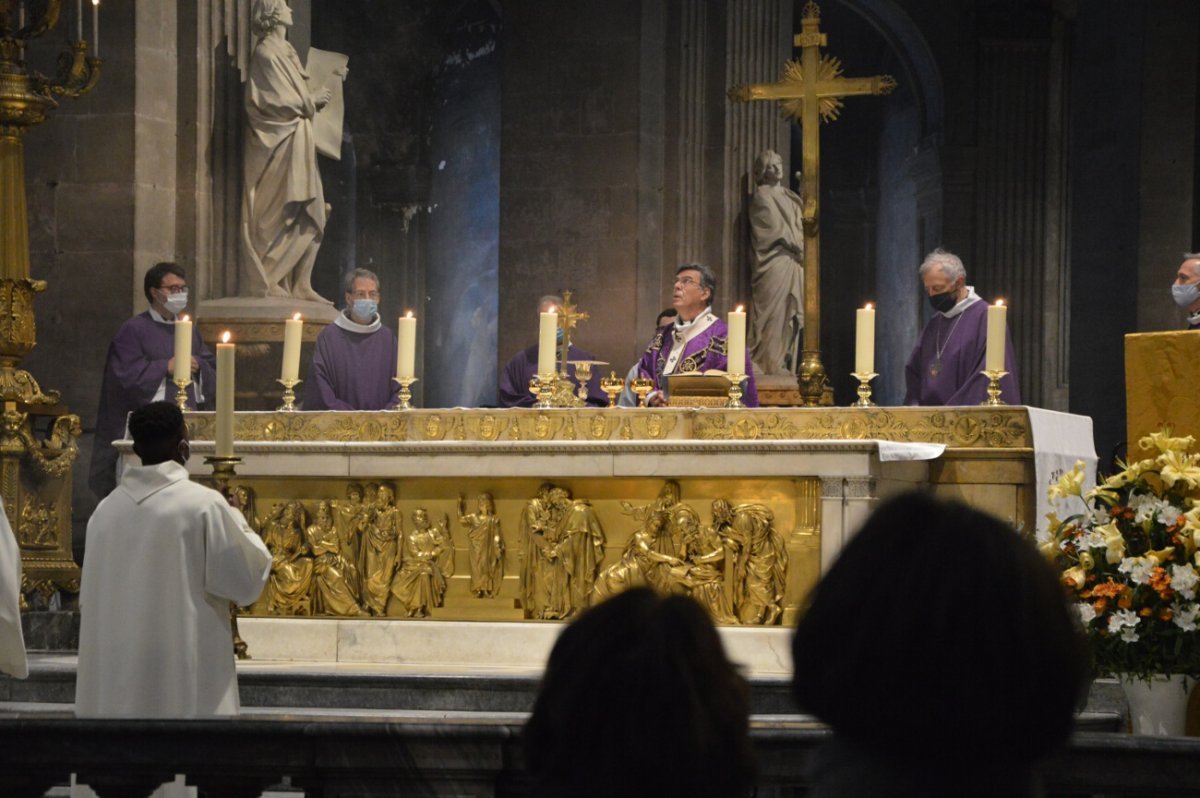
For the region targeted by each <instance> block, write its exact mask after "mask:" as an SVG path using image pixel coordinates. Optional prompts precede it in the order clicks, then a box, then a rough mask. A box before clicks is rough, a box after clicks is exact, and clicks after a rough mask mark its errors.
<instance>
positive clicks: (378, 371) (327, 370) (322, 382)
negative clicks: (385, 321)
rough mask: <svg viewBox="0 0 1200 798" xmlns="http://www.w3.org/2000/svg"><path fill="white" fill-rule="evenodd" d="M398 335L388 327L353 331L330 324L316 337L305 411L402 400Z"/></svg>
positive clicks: (379, 407)
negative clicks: (368, 330)
mask: <svg viewBox="0 0 1200 798" xmlns="http://www.w3.org/2000/svg"><path fill="white" fill-rule="evenodd" d="M395 373H396V335H395V334H394V333H393V332H392V331H391V330H390V329H389V328H387V327H382V326H381V327H379V328H378V329H376V330H374V331H372V332H353V331H351V330H347V329H343V328H342V327H339V326H338V325H337V324H330V325H329V326H328V327H326V328H325V329H324V330H321V334H320V335H318V336H317V344H316V350H315V351H314V352H313V359H312V366H311V367H310V368H309V370H308V380H307V382H308V384H307V385H306V386H305V388H304V409H305V410H384V409H386V408H389V407H393V406H395V405H396V404H398V403H399V401H400V398H399V397H400V386H399V385H398V384H397V383H396V381H395V380H393V379H392V377H393V375H394V374H395Z"/></svg>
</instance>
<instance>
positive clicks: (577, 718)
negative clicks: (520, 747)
mask: <svg viewBox="0 0 1200 798" xmlns="http://www.w3.org/2000/svg"><path fill="white" fill-rule="evenodd" d="M525 750H526V759H527V761H528V764H529V769H530V772H531V774H532V775H533V776H534V779H535V780H536V782H537V789H536V790H535V793H534V794H535V795H571V796H585V797H587V798H590V797H591V796H601V795H603V796H612V795H622V796H639V797H640V796H646V797H647V798H650V796H654V797H655V798H664V797H669V796H692V795H705V796H731V798H741V796H748V795H749V794H750V791H751V789H752V786H753V778H754V776H753V756H752V752H751V748H750V738H749V696H748V690H747V687H746V683H745V681H744V680H743V679H742V677H741V676H740V675H739V674H738V672H737V670H736V669H735V668H734V667H733V665H732V664H731V663H730V662H729V660H728V659H727V658H726V656H725V650H724V648H723V647H722V645H721V639H720V637H718V635H717V631H716V629H715V628H714V627H713V624H712V621H711V620H710V619H709V616H708V614H707V613H706V612H705V611H704V609H703V608H702V607H701V606H700V605H699V604H697V603H696V602H695V601H693V600H692V599H690V598H687V597H685V596H667V597H662V596H659V595H657V594H656V593H654V592H653V591H651V590H649V589H647V588H631V589H629V590H626V591H624V592H623V593H620V594H618V595H617V596H614V597H613V598H611V599H608V600H607V601H604V602H602V603H601V604H598V605H596V606H595V607H593V608H591V609H589V610H587V611H586V612H584V613H583V615H581V616H580V617H579V619H578V620H576V621H575V622H574V623H572V624H571V625H570V626H568V627H567V628H566V629H565V630H564V631H563V633H562V635H561V636H560V637H559V639H558V642H557V643H556V644H555V646H554V650H553V651H552V652H551V654H550V660H549V662H548V663H547V665H546V673H545V676H544V678H543V681H542V687H541V692H540V693H539V695H538V698H537V702H536V703H535V705H534V708H533V715H532V716H531V717H530V719H529V723H528V725H527V726H526V728H525Z"/></svg>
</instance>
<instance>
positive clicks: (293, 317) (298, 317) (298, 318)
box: [292, 313, 300, 321]
mask: <svg viewBox="0 0 1200 798" xmlns="http://www.w3.org/2000/svg"><path fill="white" fill-rule="evenodd" d="M292 321H300V314H299V313H293V314H292Z"/></svg>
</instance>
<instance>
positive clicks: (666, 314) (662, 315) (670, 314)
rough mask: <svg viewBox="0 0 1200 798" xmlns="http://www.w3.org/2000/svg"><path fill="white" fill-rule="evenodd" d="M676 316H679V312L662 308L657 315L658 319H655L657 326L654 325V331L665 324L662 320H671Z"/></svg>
mask: <svg viewBox="0 0 1200 798" xmlns="http://www.w3.org/2000/svg"><path fill="white" fill-rule="evenodd" d="M678 315H679V311H678V310H676V309H675V308H664V309H663V310H660V311H659V313H658V318H657V319H655V321H656V322H657V324H655V325H654V329H656V330H657V329H658V328H659V327H662V326H663V325H665V324H666V322H665V321H663V319H673V318H675V317H676V316H678Z"/></svg>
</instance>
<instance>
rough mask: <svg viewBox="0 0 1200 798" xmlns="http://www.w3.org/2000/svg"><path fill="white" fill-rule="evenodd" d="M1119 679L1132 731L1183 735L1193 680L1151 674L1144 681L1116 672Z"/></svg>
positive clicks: (1177, 676)
mask: <svg viewBox="0 0 1200 798" xmlns="http://www.w3.org/2000/svg"><path fill="white" fill-rule="evenodd" d="M1120 678H1121V689H1122V690H1124V692H1125V698H1126V700H1128V701H1129V722H1130V725H1131V726H1132V728H1133V733H1134V734H1151V735H1158V736H1173V737H1179V736H1182V735H1183V730H1184V726H1185V724H1186V722H1187V706H1188V696H1189V695H1191V692H1192V687H1193V686H1195V684H1196V682H1195V680H1194V679H1190V678H1188V677H1187V676H1183V675H1175V676H1162V675H1155V676H1152V677H1150V679H1149V681H1147V680H1145V679H1139V678H1137V677H1136V676H1133V675H1131V674H1127V673H1123V674H1120Z"/></svg>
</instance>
